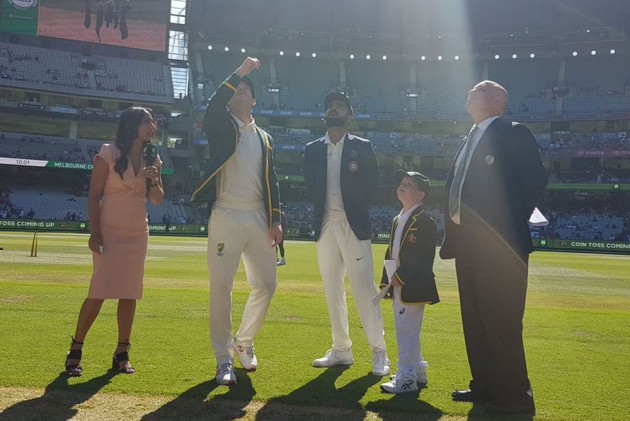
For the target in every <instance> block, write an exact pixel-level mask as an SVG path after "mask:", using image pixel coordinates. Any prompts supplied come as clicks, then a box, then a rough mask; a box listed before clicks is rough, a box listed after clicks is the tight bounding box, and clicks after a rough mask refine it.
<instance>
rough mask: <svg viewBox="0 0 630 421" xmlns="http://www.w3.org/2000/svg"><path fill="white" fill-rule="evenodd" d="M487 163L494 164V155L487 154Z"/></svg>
mask: <svg viewBox="0 0 630 421" xmlns="http://www.w3.org/2000/svg"><path fill="white" fill-rule="evenodd" d="M485 159H486V165H492V164H494V155H486V158H485Z"/></svg>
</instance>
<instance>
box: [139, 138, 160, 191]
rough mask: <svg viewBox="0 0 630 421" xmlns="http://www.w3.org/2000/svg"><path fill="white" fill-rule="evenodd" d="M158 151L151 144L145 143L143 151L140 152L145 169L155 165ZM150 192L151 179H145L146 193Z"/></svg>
mask: <svg viewBox="0 0 630 421" xmlns="http://www.w3.org/2000/svg"><path fill="white" fill-rule="evenodd" d="M157 154H158V149H157V146H155V145H154V144H153V143H146V144H145V145H144V149H143V150H142V157H143V158H144V162H146V164H147V167H150V166H151V165H153V164H154V163H155V159H156V158H157ZM149 190H151V179H150V178H148V177H147V193H149Z"/></svg>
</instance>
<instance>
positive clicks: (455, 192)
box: [448, 125, 479, 225]
mask: <svg viewBox="0 0 630 421" xmlns="http://www.w3.org/2000/svg"><path fill="white" fill-rule="evenodd" d="M478 131H479V127H477V125H474V126H473V127H472V129H470V133H468V136H466V140H465V141H464V147H463V148H462V152H461V153H460V155H459V158H460V159H459V160H458V162H457V164H456V167H455V171H454V173H453V183H452V184H451V192H450V194H449V197H448V213H449V215H450V217H451V219H452V220H453V222H455V223H456V224H457V225H459V224H460V222H461V221H460V210H461V199H462V187H463V185H464V177H465V175H466V170H467V169H468V163H469V162H470V155H471V154H472V152H473V150H472V149H473V139H474V137H475V135H476V134H477V132H478Z"/></svg>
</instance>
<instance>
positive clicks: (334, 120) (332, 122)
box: [324, 117, 347, 127]
mask: <svg viewBox="0 0 630 421" xmlns="http://www.w3.org/2000/svg"><path fill="white" fill-rule="evenodd" d="M324 121H325V122H326V127H344V126H345V125H346V121H347V120H346V119H345V118H342V117H325V118H324Z"/></svg>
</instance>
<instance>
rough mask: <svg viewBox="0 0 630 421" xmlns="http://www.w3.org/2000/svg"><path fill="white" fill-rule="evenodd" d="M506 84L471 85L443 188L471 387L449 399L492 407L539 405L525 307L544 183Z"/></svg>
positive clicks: (446, 255) (446, 249)
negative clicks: (530, 370)
mask: <svg viewBox="0 0 630 421" xmlns="http://www.w3.org/2000/svg"><path fill="white" fill-rule="evenodd" d="M507 102H508V93H507V91H506V90H505V89H504V88H503V87H502V86H501V85H499V84H498V83H496V82H492V81H488V80H486V81H483V82H480V83H478V84H477V85H475V87H474V88H473V89H471V90H470V91H469V93H468V99H467V101H466V110H467V111H468V113H469V114H470V115H471V117H472V119H473V121H474V123H475V124H474V126H473V128H472V130H471V132H470V134H469V135H468V136H467V137H466V139H465V140H464V142H463V144H462V146H461V147H460V150H459V151H458V153H457V155H456V157H455V161H454V163H453V166H452V168H451V170H450V172H449V175H448V177H447V181H446V189H445V194H444V197H445V206H444V212H445V218H444V220H445V228H446V233H445V238H444V243H443V244H442V248H441V250H440V257H442V258H443V259H452V258H455V269H456V271H457V282H458V287H459V295H460V303H461V312H462V322H463V327H464V338H465V341H466V351H467V354H468V362H469V364H470V370H471V374H472V381H471V382H470V389H468V390H461V391H455V392H453V395H452V396H453V400H455V401H463V402H483V403H487V404H488V405H487V407H486V410H487V411H488V412H492V413H525V414H534V413H535V407H534V400H533V395H532V391H531V386H530V382H529V378H528V376H527V366H526V363H525V351H524V349H523V314H524V311H525V296H526V292H527V272H528V260H529V253H531V252H532V251H533V247H532V242H531V238H530V232H529V226H528V224H527V221H528V218H529V216H530V214H531V213H532V211H533V210H534V207H535V206H536V203H537V202H538V201H539V200H540V198H541V196H542V194H543V192H544V190H545V186H546V185H547V172H546V171H545V168H544V167H543V165H542V162H541V159H540V155H539V152H538V145H537V144H536V139H535V138H534V135H533V134H532V132H531V131H530V130H529V128H528V127H527V126H525V125H523V124H519V123H512V122H509V121H506V120H504V119H503V118H502V117H501V116H502V115H503V113H504V111H505V107H506V105H507Z"/></svg>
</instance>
